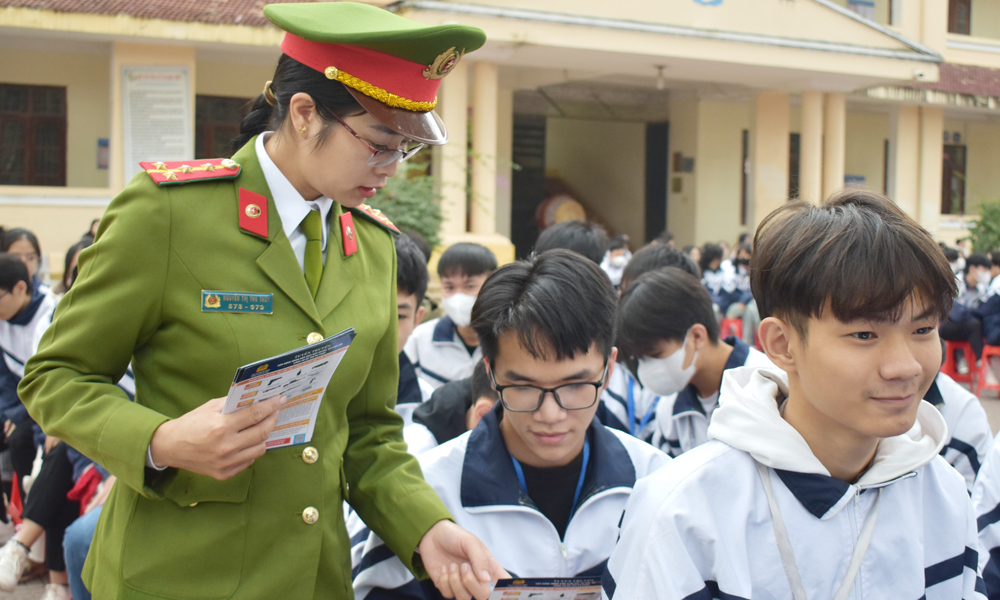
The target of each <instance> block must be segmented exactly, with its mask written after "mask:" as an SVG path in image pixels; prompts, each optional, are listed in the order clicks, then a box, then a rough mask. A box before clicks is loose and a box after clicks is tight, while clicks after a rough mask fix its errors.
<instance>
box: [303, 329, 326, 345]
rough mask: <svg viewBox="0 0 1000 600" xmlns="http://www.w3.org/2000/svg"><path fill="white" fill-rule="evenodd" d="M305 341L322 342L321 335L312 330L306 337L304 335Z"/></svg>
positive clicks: (311, 342)
mask: <svg viewBox="0 0 1000 600" xmlns="http://www.w3.org/2000/svg"><path fill="white" fill-rule="evenodd" d="M306 341H307V342H309V343H310V344H315V343H317V342H322V341H323V336H322V335H320V334H318V333H316V332H315V331H314V332H312V333H310V334H309V335H308V337H306Z"/></svg>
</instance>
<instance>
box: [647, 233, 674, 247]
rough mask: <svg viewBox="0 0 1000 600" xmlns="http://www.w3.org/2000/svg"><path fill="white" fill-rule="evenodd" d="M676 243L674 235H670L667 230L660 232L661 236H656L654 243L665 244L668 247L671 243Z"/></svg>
mask: <svg viewBox="0 0 1000 600" xmlns="http://www.w3.org/2000/svg"><path fill="white" fill-rule="evenodd" d="M672 241H674V234H672V233H670V232H669V231H667V230H666V229H664V230H663V231H661V232H660V235H658V236H656V238H655V239H654V240H653V242H652V243H654V244H663V245H664V246H666V245H667V244H669V243H670V242H672Z"/></svg>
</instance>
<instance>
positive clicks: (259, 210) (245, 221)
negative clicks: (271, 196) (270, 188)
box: [240, 188, 267, 238]
mask: <svg viewBox="0 0 1000 600" xmlns="http://www.w3.org/2000/svg"><path fill="white" fill-rule="evenodd" d="M240 229H242V230H243V231H246V232H248V233H252V234H254V235H259V236H260V237H263V238H266V237H267V196H261V195H260V194H257V193H255V192H251V191H250V190H248V189H246V188H240Z"/></svg>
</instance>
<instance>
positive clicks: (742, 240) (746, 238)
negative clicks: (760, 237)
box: [736, 231, 753, 245]
mask: <svg viewBox="0 0 1000 600" xmlns="http://www.w3.org/2000/svg"><path fill="white" fill-rule="evenodd" d="M752 241H753V240H752V239H751V238H750V232H748V231H744V232H743V233H741V234H740V237H738V238H736V243H737V244H747V245H749V244H750V242H752Z"/></svg>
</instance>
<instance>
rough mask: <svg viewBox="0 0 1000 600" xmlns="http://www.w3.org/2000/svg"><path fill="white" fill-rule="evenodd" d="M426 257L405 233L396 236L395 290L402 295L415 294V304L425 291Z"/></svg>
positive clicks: (421, 299) (422, 298)
mask: <svg viewBox="0 0 1000 600" xmlns="http://www.w3.org/2000/svg"><path fill="white" fill-rule="evenodd" d="M427 279H428V275H427V259H425V258H424V253H423V252H421V251H420V248H418V247H417V245H416V244H415V243H413V240H412V239H411V238H410V236H408V235H407V234H405V233H401V234H399V235H397V236H396V291H397V293H399V294H403V295H404V296H409V295H412V296H416V297H417V306H420V303H422V302H423V301H424V294H426V293H427Z"/></svg>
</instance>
